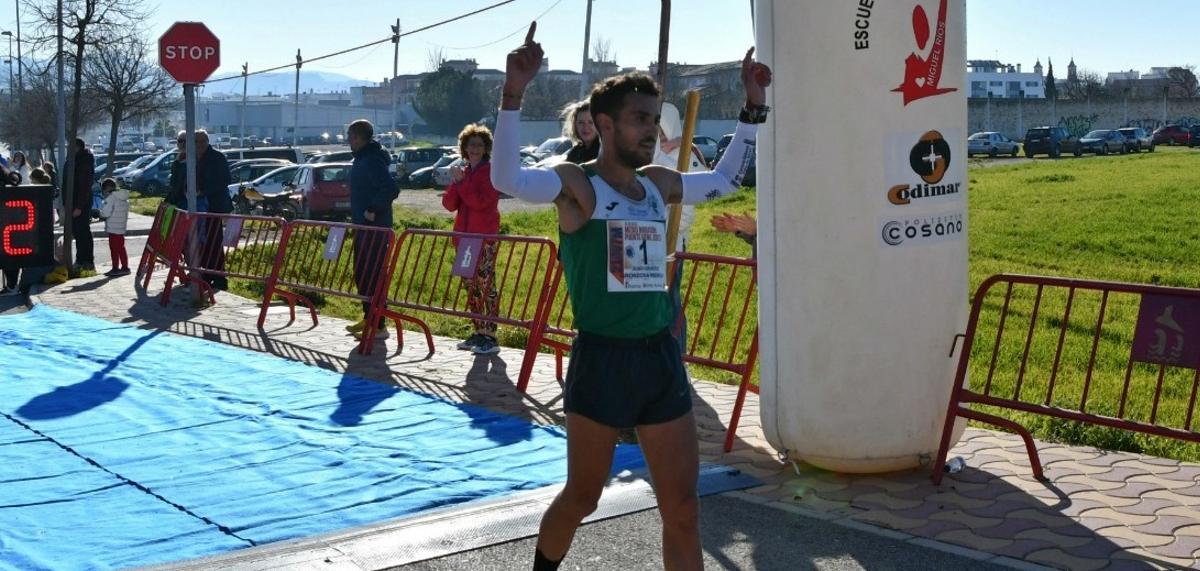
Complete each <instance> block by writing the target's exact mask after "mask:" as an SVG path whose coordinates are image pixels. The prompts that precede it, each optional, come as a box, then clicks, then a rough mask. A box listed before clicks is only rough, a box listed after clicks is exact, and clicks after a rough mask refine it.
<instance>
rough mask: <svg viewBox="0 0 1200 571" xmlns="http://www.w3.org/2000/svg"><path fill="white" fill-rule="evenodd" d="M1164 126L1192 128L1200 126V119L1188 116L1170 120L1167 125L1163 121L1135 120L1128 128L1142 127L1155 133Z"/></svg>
mask: <svg viewBox="0 0 1200 571" xmlns="http://www.w3.org/2000/svg"><path fill="white" fill-rule="evenodd" d="M1163 125H1182V126H1184V127H1191V126H1192V125H1200V117H1194V116H1191V115H1186V116H1183V117H1176V118H1174V119H1171V120H1168V121H1167V122H1165V123H1164V122H1163V120H1162V119H1134V120H1131V121H1130V122H1129V124H1128V125H1126V126H1127V127H1141V128H1142V129H1146V130H1147V131H1153V130H1155V129H1157V128H1159V127H1162V126H1163Z"/></svg>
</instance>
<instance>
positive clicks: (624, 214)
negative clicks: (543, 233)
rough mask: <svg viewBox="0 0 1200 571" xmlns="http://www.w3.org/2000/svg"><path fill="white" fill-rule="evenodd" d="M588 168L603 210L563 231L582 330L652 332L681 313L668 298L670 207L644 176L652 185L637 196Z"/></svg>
mask: <svg viewBox="0 0 1200 571" xmlns="http://www.w3.org/2000/svg"><path fill="white" fill-rule="evenodd" d="M584 172H585V173H586V174H587V176H588V180H589V181H590V182H591V184H592V189H593V190H595V192H596V208H595V210H593V211H592V216H591V218H590V219H589V220H588V221H587V223H585V224H584V225H583V227H582V228H580V229H579V230H576V231H575V232H572V233H570V234H568V233H566V232H563V231H562V230H561V229H560V230H559V248H560V256H561V258H562V263H563V271H564V273H565V277H566V280H567V291H568V293H569V294H570V297H571V309H572V310H573V311H574V313H575V329H577V330H579V331H586V332H588V333H594V334H597V335H603V336H605V337H617V338H626V339H628V338H637V337H648V336H650V335H653V334H655V333H658V332H660V331H662V330H663V329H665V328H666V327H667V326H668V325H669V324H670V323H671V320H672V319H673V318H674V308H673V307H672V305H671V301H670V298H669V297H668V296H667V283H666V277H667V261H666V257H667V247H666V243H667V205H666V203H665V202H664V201H663V198H662V194H661V193H660V192H659V190H658V187H656V186H654V183H652V182H650V179H649V178H647V177H645V176H642V175H638V177H637V179H638V182H640V183H641V185H642V188H644V189H645V191H646V196H645V198H643V199H642V200H632V199H630V198H628V197H626V196H625V195H623V194H621V193H619V192H617V191H616V190H615V189H613V188H612V187H611V186H609V185H608V183H606V182H604V180H603V179H601V178H600V176H599V175H597V174H596V173H595V171H593V170H592V169H591V168H588V167H584Z"/></svg>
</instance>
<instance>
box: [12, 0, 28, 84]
mask: <svg viewBox="0 0 1200 571" xmlns="http://www.w3.org/2000/svg"><path fill="white" fill-rule="evenodd" d="M13 6H15V7H16V8H17V89H19V90H21V91H25V82H24V81H22V80H21V67H22V66H21V3H20V2H13Z"/></svg>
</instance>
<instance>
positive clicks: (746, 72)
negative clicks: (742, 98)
mask: <svg viewBox="0 0 1200 571" xmlns="http://www.w3.org/2000/svg"><path fill="white" fill-rule="evenodd" d="M509 57H512V56H509ZM742 85H743V86H745V88H746V103H748V104H750V105H765V104H766V103H767V86H769V85H771V68H769V67H767V65H766V64H763V63H758V62H756V61H754V48H750V49H749V50H748V51H746V57H745V58H743V59H742Z"/></svg>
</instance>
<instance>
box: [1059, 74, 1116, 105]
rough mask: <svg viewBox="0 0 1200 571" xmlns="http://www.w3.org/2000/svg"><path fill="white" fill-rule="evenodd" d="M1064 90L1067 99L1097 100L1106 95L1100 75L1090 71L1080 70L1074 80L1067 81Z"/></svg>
mask: <svg viewBox="0 0 1200 571" xmlns="http://www.w3.org/2000/svg"><path fill="white" fill-rule="evenodd" d="M1065 88H1066V89H1065V95H1066V96H1067V99H1078V100H1084V99H1099V98H1102V97H1104V96H1106V95H1108V89H1107V88H1105V86H1104V80H1103V79H1102V78H1101V77H1100V74H1099V73H1096V72H1094V71H1091V70H1081V71H1080V72H1079V73H1078V74H1077V75H1076V77H1075V78H1074V79H1068V80H1067V83H1066V85H1065Z"/></svg>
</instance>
